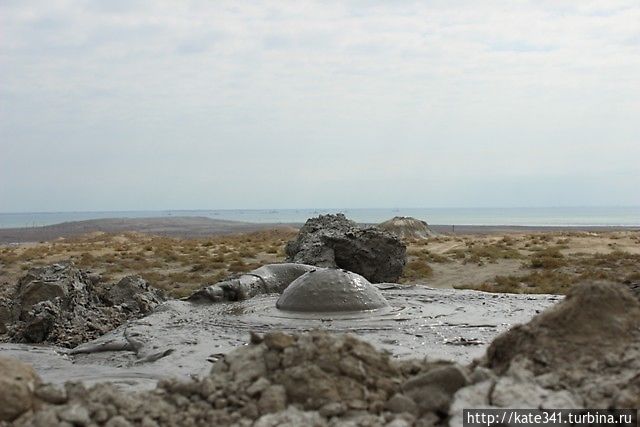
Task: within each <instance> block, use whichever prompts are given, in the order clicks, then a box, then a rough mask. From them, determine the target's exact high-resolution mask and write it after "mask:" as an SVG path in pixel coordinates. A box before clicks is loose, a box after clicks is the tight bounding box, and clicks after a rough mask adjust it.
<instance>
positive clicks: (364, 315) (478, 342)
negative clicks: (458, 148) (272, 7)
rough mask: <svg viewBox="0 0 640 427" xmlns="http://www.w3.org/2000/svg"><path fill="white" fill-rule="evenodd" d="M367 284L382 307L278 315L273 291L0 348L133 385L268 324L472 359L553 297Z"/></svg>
mask: <svg viewBox="0 0 640 427" xmlns="http://www.w3.org/2000/svg"><path fill="white" fill-rule="evenodd" d="M377 287H378V288H379V289H380V292H381V293H382V295H383V296H384V297H385V299H386V300H387V301H388V302H389V307H387V308H383V309H380V310H375V311H372V312H371V311H367V312H351V313H342V312H340V313H305V312H297V313H295V312H287V311H282V310H278V309H277V308H276V306H275V305H276V301H277V299H278V297H279V295H278V294H268V295H260V296H257V297H254V298H251V299H248V300H244V301H231V302H221V303H216V304H203V303H193V302H189V301H168V302H166V303H164V304H162V305H161V306H159V307H157V308H156V309H155V310H154V311H153V312H152V313H151V314H149V315H148V316H146V317H144V318H141V319H138V320H131V321H129V322H127V323H126V324H124V325H122V326H121V327H119V328H118V329H116V330H114V331H112V332H110V333H108V334H105V335H104V336H102V337H100V338H98V339H96V340H94V341H91V342H88V343H86V344H83V345H80V346H78V347H76V348H75V349H73V350H72V351H71V352H70V354H68V355H65V354H58V353H56V352H53V351H51V350H47V349H46V348H43V349H41V350H40V351H39V352H35V353H34V352H33V351H32V346H20V345H16V344H14V345H10V346H7V345H0V350H1V351H2V352H3V354H4V353H5V352H6V353H7V355H9V356H14V357H18V358H20V359H22V360H28V361H29V362H30V363H33V365H34V366H35V368H36V370H37V371H38V372H39V373H40V375H41V376H42V377H43V379H44V380H46V381H54V382H59V381H60V379H62V378H64V376H65V370H67V371H68V374H69V376H70V377H71V378H74V379H77V380H83V377H86V378H87V379H88V380H89V381H90V382H93V381H95V380H96V379H97V378H96V377H100V378H102V380H103V381H116V382H117V383H118V384H119V385H121V386H123V387H133V388H139V387H148V385H149V384H152V383H153V381H154V380H157V379H159V378H163V377H164V378H166V377H171V376H175V377H179V378H188V377H190V376H193V375H197V376H202V375H205V374H206V373H207V372H208V370H209V368H210V366H211V364H212V363H214V362H215V361H216V360H219V359H220V358H221V357H222V356H223V355H224V354H227V353H228V352H230V351H231V350H233V349H234V348H236V347H239V346H242V345H244V344H245V343H246V342H247V339H248V337H249V335H250V333H251V332H257V333H266V332H269V331H274V330H279V331H285V332H289V333H298V332H304V331H309V330H314V329H319V330H325V331H329V332H333V333H345V332H350V333H354V334H356V335H357V336H359V337H361V338H362V339H364V340H365V341H367V342H369V343H371V344H373V345H374V346H375V347H376V348H378V349H384V350H387V351H389V352H390V353H391V354H392V355H393V358H396V359H406V358H412V357H418V358H420V357H428V358H430V359H451V360H455V361H458V362H464V363H467V362H469V361H471V360H472V359H473V358H475V357H479V356H481V355H482V354H483V352H484V350H485V348H486V346H487V345H488V344H489V343H490V342H491V340H492V339H493V338H495V336H496V335H498V334H499V333H501V332H503V331H505V330H506V329H507V328H509V327H510V326H512V325H514V324H517V323H522V322H526V321H528V320H529V319H530V318H531V317H532V316H534V315H535V314H536V313H537V312H538V311H541V310H543V309H545V308H546V307H548V306H549V305H551V304H553V303H554V302H556V301H558V300H560V299H561V298H560V297H557V296H550V295H536V296H530V295H514V294H490V293H484V292H477V291H460V290H446V289H431V288H426V287H422V286H413V287H411V286H399V285H394V284H381V285H377ZM52 353H53V354H52ZM71 363H73V364H71ZM51 366H55V369H52V368H51Z"/></svg>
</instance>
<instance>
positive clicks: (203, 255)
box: [0, 230, 295, 297]
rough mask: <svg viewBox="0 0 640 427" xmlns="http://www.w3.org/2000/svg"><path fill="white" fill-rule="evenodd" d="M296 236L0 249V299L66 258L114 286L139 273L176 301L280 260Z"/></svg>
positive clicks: (124, 237) (76, 242) (143, 238)
mask: <svg viewBox="0 0 640 427" xmlns="http://www.w3.org/2000/svg"><path fill="white" fill-rule="evenodd" d="M294 236H295V233H294V232H291V231H284V230H273V231H260V232H255V233H247V234H239V235H225V236H212V237H210V238H206V239H174V238H168V237H159V236H149V235H143V234H139V233H126V234H120V235H111V234H104V233H93V234H90V235H86V236H82V237H77V238H71V239H64V240H63V239H61V240H57V241H54V242H49V243H40V244H35V245H19V246H5V247H0V267H1V268H0V285H1V286H0V288H1V289H0V295H3V294H6V293H7V292H8V291H9V290H10V288H11V287H12V286H13V285H14V284H15V283H16V281H17V279H18V278H19V277H20V276H21V275H22V274H24V270H27V269H29V268H31V267H33V266H38V265H45V264H50V263H53V262H58V261H62V260H67V259H70V260H72V261H73V262H75V263H76V264H77V265H78V266H80V267H81V268H83V269H87V270H91V271H93V272H97V273H100V274H102V277H103V281H105V282H112V281H115V280H119V279H120V278H121V277H124V276H126V275H129V274H140V275H141V276H142V277H144V278H145V279H146V280H148V281H149V282H150V283H151V284H152V285H153V286H155V287H158V288H161V289H165V290H166V291H168V292H169V293H170V294H172V295H173V296H175V297H182V296H185V295H188V294H190V293H191V292H193V290H195V289H198V288H200V287H202V286H203V285H205V284H210V283H215V282H218V281H220V280H223V279H224V278H226V277H228V276H231V275H235V274H237V273H241V272H245V271H249V270H252V269H254V268H256V267H258V266H260V265H262V264H266V263H270V262H281V261H283V260H284V250H283V249H284V245H285V244H286V242H287V241H288V240H290V239H291V238H293V237H294Z"/></svg>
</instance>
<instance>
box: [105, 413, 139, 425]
mask: <svg viewBox="0 0 640 427" xmlns="http://www.w3.org/2000/svg"><path fill="white" fill-rule="evenodd" d="M104 426H105V427H133V424H131V423H130V422H129V421H127V419H126V418H125V417H123V416H122V415H117V416H115V417H113V418H111V419H110V420H109V421H107V423H106V424H105V425H104Z"/></svg>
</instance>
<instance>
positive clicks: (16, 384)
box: [0, 356, 40, 421]
mask: <svg viewBox="0 0 640 427" xmlns="http://www.w3.org/2000/svg"><path fill="white" fill-rule="evenodd" d="M39 383H40V377H38V374H37V373H36V372H35V371H34V370H33V368H32V367H31V366H29V365H27V364H26V363H22V362H20V361H19V360H17V359H12V358H9V357H2V356H0V421H13V420H15V419H16V418H18V417H19V416H20V415H22V414H23V413H24V412H26V411H28V410H31V409H33V408H34V406H35V399H34V390H35V388H36V386H38V384H39Z"/></svg>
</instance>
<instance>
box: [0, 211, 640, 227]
mask: <svg viewBox="0 0 640 427" xmlns="http://www.w3.org/2000/svg"><path fill="white" fill-rule="evenodd" d="M328 213H344V214H345V215H346V216H347V217H348V218H350V219H353V220H354V221H356V222H359V223H367V224H370V223H379V222H382V221H385V220H387V219H390V218H393V217H394V216H411V217H414V218H418V219H421V220H424V221H426V222H427V223H429V224H434V225H435V224H441V225H508V226H518V225H520V226H627V227H638V226H640V206H626V207H548V208H540V207H535V208H389V209H383V208H374V209H365V208H357V209H353V208H342V209H340V208H332V209H325V208H308V209H213V210H162V211H160V210H157V211H156V210H154V211H103V212H22V213H0V228H15V227H40V226H45V225H52V224H59V223H63V222H70V221H83V220H89V219H103V218H149V217H156V218H157V217H172V216H173V217H178V216H196V217H208V218H213V219H221V220H222V219H224V220H232V221H243V222H254V223H304V222H305V221H306V220H307V219H308V218H311V217H315V216H318V215H320V214H328Z"/></svg>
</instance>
